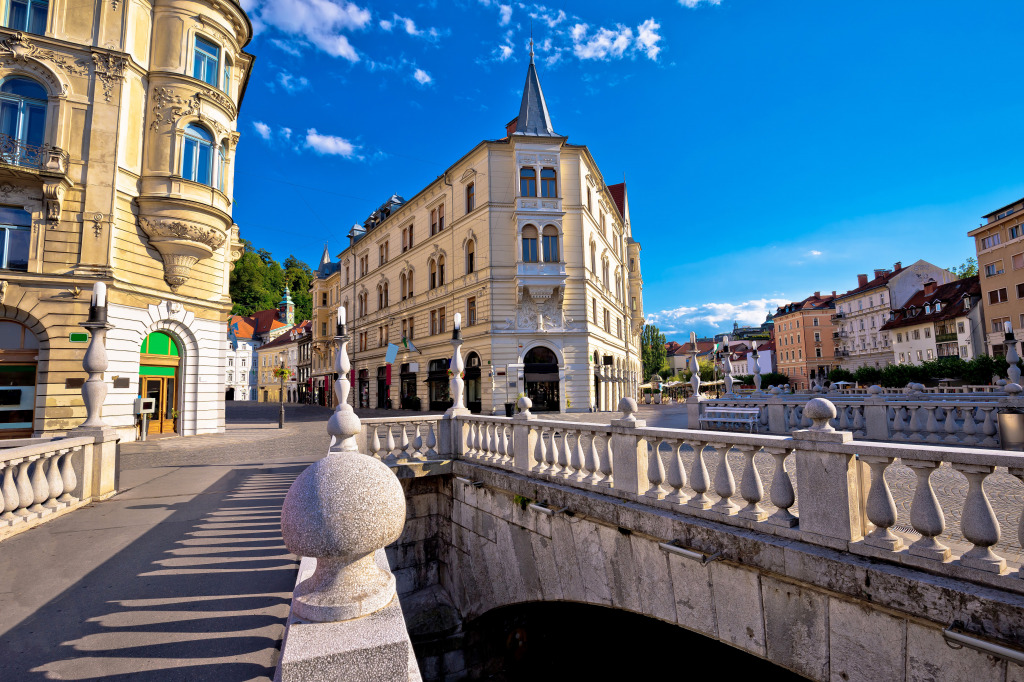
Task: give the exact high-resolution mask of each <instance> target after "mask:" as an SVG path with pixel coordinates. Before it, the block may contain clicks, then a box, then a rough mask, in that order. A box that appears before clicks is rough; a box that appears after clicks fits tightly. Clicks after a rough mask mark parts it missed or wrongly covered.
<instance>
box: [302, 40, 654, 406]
mask: <svg viewBox="0 0 1024 682" xmlns="http://www.w3.org/2000/svg"><path fill="white" fill-rule="evenodd" d="M506 133H507V135H506V136H505V137H504V138H502V139H499V140H493V141H484V142H481V143H480V144H478V145H477V146H476V147H474V148H473V149H472V150H470V151H469V152H468V153H467V154H466V155H465V156H464V157H463V158H461V159H460V160H459V161H457V162H456V163H455V164H454V165H452V166H451V167H449V168H448V169H447V170H445V171H444V172H443V174H441V175H440V176H439V177H438V179H437V180H436V181H435V182H433V183H431V184H430V185H428V186H427V187H425V188H424V189H422V190H421V191H420V192H418V193H417V194H416V195H415V196H413V197H412V198H411V199H409V200H408V201H405V200H403V199H402V198H401V197H392V198H391V199H390V200H389V201H388V202H387V203H386V204H384V205H383V206H381V208H380V209H378V210H377V211H375V212H374V214H373V215H371V216H370V218H369V219H368V220H367V221H366V222H365V223H364V224H363V225H361V226H356V227H355V228H353V230H352V232H351V233H350V245H349V246H348V247H347V248H346V249H345V250H344V251H342V252H341V253H340V254H339V255H338V262H337V270H333V268H328V267H326V266H325V265H324V264H322V266H321V272H322V273H323V275H322V276H321V275H319V274H318V277H317V279H316V280H315V281H314V284H313V288H312V293H313V303H314V306H316V308H315V310H314V320H313V356H314V357H313V370H312V374H313V383H314V387H315V386H317V385H318V383H319V382H322V381H324V378H327V377H329V376H330V375H331V373H332V372H333V364H332V363H333V359H332V358H333V351H332V349H331V345H330V341H331V338H332V337H333V335H334V320H335V314H336V310H337V308H338V306H339V305H343V306H345V307H346V309H347V310H348V320H349V327H348V328H349V333H350V334H351V336H352V342H351V344H350V345H349V354H350V356H351V358H352V365H353V387H354V390H353V393H352V396H353V400H355V401H357V402H356V404H357V405H360V404H362V405H364V406H368V407H377V406H383V405H384V404H385V402H384V401H385V400H386V397H385V396H386V394H387V393H388V391H387V386H388V384H387V369H386V363H385V355H386V352H387V347H388V344H389V343H391V344H395V345H398V346H399V348H400V350H399V352H398V356H397V358H396V360H395V362H394V364H393V366H392V374H391V384H390V399H391V400H392V405H393V406H395V407H397V406H398V405H399V404H405V405H406V406H410V405H412V404H413V401H411V400H410V399H411V398H412V396H413V395H415V397H416V398H418V399H419V404H420V407H421V409H430V408H433V409H442V408H443V407H446V406H447V404H448V400H449V396H448V377H447V374H446V372H447V369H448V362H449V360H450V358H451V355H452V345H451V337H452V328H453V320H454V317H455V315H456V314H457V313H458V314H461V317H462V336H463V339H464V343H463V346H462V352H463V355H464V357H465V358H466V367H467V369H466V384H467V389H466V390H467V398H468V404H469V407H470V408H471V409H473V410H474V411H482V412H484V413H491V412H498V411H503V410H504V408H503V403H505V402H506V401H514V400H515V399H516V397H517V395H519V394H521V393H526V394H528V395H530V396H531V397H532V398H533V401H534V407H535V409H538V408H539V409H540V410H556V411H589V410H591V409H599V410H610V409H615V407H616V405H617V402H618V400H619V398H621V397H622V396H626V395H634V394H635V390H636V386H637V385H638V384H639V383H640V381H639V379H640V377H639V374H640V369H641V362H640V352H639V348H640V341H639V335H640V331H641V328H642V325H643V290H642V279H641V273H640V245H639V244H638V243H637V242H636V241H635V240H633V238H632V228H631V225H630V220H629V207H628V197H627V194H626V188H625V185H624V184H621V185H612V186H608V185H606V184H605V182H604V179H603V177H602V175H601V172H600V170H599V169H598V167H597V164H596V162H595V161H594V159H593V157H592V156H591V155H590V151H589V150H588V149H587V148H586V147H585V146H582V145H575V144H569V143H568V141H567V138H566V137H565V136H562V135H559V134H557V133H555V132H554V131H553V129H552V128H551V124H550V119H549V118H548V116H547V109H546V106H545V105H544V101H543V95H542V94H541V93H540V84H539V80H538V79H537V76H536V70H535V67H534V65H533V63H532V60H531V64H530V66H529V72H528V77H527V84H526V93H525V94H524V98H523V106H522V109H521V111H520V115H519V117H517V119H516V120H515V121H513V123H510V124H509V126H508V129H507V130H506ZM410 234H411V238H410ZM410 239H411V242H410ZM403 338H404V339H406V340H407V341H411V343H412V346H413V347H414V348H415V349H416V350H415V351H414V350H412V349H411V348H407V347H406V345H405V344H403V342H402V340H403ZM318 377H320V378H319V379H318ZM403 399H404V400H403Z"/></svg>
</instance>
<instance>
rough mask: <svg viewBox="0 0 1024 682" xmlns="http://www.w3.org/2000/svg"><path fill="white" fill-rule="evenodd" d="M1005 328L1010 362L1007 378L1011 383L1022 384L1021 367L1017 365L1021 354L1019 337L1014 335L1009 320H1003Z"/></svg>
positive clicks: (1007, 358)
mask: <svg viewBox="0 0 1024 682" xmlns="http://www.w3.org/2000/svg"><path fill="white" fill-rule="evenodd" d="M1003 329H1004V330H1005V332H1006V339H1005V343H1006V361H1007V362H1008V363H1010V366H1009V367H1008V368H1007V369H1006V378H1007V379H1009V380H1010V383H1011V384H1020V367H1018V366H1017V362H1018V361H1020V356H1019V355H1018V354H1017V339H1015V338H1014V336H1013V325H1012V324H1011V323H1010V321H1009V320H1007V321H1006V322H1003Z"/></svg>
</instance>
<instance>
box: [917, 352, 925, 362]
mask: <svg viewBox="0 0 1024 682" xmlns="http://www.w3.org/2000/svg"><path fill="white" fill-rule="evenodd" d="M917 359H918V360H923V359H924V358H923V357H921V351H917Z"/></svg>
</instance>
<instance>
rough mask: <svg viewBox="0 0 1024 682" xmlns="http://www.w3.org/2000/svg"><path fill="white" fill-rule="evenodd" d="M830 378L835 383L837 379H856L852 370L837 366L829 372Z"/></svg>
mask: <svg viewBox="0 0 1024 682" xmlns="http://www.w3.org/2000/svg"><path fill="white" fill-rule="evenodd" d="M828 380H829V381H830V382H833V383H834V382H836V381H855V378H854V376H853V372H851V371H850V370H848V369H843V368H842V367H836V368H835V369H834V370H832V371H831V372H829V373H828Z"/></svg>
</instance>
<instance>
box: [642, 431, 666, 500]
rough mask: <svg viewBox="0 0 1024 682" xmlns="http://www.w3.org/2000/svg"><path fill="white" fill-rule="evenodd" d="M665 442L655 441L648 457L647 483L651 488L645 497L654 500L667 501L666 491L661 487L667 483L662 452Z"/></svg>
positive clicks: (645, 493)
mask: <svg viewBox="0 0 1024 682" xmlns="http://www.w3.org/2000/svg"><path fill="white" fill-rule="evenodd" d="M663 442H664V441H663V440H661V439H655V440H654V442H653V447H652V448H651V451H650V453H649V454H648V455H647V482H648V484H649V486H650V487H649V488H647V490H646V491H645V492H644V496H645V497H649V498H651V499H653V500H662V499H665V490H664V489H663V488H662V487H661V484H662V483H664V482H665V465H664V464H662V461H661V452H660V449H661V444H662V443H663Z"/></svg>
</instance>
